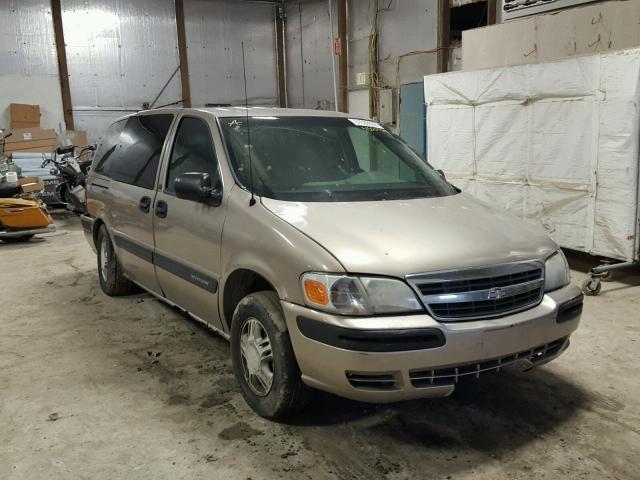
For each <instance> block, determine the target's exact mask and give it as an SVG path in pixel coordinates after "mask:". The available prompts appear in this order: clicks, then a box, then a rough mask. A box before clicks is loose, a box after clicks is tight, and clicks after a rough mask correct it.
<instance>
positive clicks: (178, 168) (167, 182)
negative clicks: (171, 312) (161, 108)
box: [153, 114, 226, 328]
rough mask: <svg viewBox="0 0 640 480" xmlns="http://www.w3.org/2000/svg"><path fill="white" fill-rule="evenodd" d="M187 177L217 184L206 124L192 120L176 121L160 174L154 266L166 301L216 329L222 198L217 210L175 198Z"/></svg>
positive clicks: (194, 116)
mask: <svg viewBox="0 0 640 480" xmlns="http://www.w3.org/2000/svg"><path fill="white" fill-rule="evenodd" d="M191 172H199V173H208V174H209V175H210V176H211V181H212V185H216V184H221V183H220V182H221V177H220V171H219V168H218V160H217V157H216V151H215V148H214V143H213V138H212V130H211V128H210V124H209V121H208V120H207V118H206V117H204V116H203V117H199V116H197V114H189V115H185V116H183V117H182V118H181V119H180V120H179V123H178V126H177V128H176V131H175V134H174V137H173V144H172V146H171V152H170V155H169V160H168V162H166V165H165V167H164V168H163V169H162V174H161V175H162V181H161V182H160V188H159V190H158V193H157V195H156V201H155V206H154V212H153V214H154V217H153V221H154V232H155V254H154V262H155V266H156V275H157V277H158V281H159V282H160V287H161V288H162V291H163V292H164V294H165V296H166V297H167V298H168V299H169V300H170V301H172V302H174V303H176V304H177V305H178V306H180V307H182V308H184V309H186V310H188V311H189V312H190V313H192V314H193V315H195V316H197V317H199V318H200V319H202V320H204V321H206V322H207V323H209V324H210V325H212V326H214V327H216V328H222V324H221V322H220V316H219V314H218V280H219V278H220V270H221V269H220V245H221V238H222V227H223V224H224V217H225V211H226V201H225V200H224V196H223V201H222V204H221V205H220V206H219V207H211V206H208V205H205V204H204V203H200V202H195V201H190V200H183V199H180V198H178V197H176V195H175V191H174V182H175V179H176V177H177V176H179V175H181V174H183V173H191Z"/></svg>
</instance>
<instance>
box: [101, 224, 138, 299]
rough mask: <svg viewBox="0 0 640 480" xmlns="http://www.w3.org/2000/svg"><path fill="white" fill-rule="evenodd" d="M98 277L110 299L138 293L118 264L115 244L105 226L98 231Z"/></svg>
mask: <svg viewBox="0 0 640 480" xmlns="http://www.w3.org/2000/svg"><path fill="white" fill-rule="evenodd" d="M97 247H98V277H99V279H100V288H102V291H103V292H104V293H106V294H107V295H109V296H110V297H116V296H120V295H129V294H131V293H135V292H136V291H137V287H136V285H135V284H134V283H133V282H132V281H131V280H129V279H128V278H127V277H125V276H124V273H123V272H122V267H121V266H120V263H118V259H117V258H116V254H115V252H114V250H113V244H112V243H111V239H110V238H109V234H108V233H107V229H106V227H105V226H104V225H103V226H101V227H100V230H99V231H98V242H97Z"/></svg>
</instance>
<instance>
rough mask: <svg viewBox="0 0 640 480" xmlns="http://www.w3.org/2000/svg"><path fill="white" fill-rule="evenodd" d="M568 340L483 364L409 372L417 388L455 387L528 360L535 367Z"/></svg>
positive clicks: (556, 352)
mask: <svg viewBox="0 0 640 480" xmlns="http://www.w3.org/2000/svg"><path fill="white" fill-rule="evenodd" d="M567 342H568V339H567V338H566V337H565V338H561V339H559V340H556V341H554V342H551V343H548V344H546V345H540V346H538V347H535V348H532V349H530V350H525V351H523V352H518V353H514V354H512V355H506V356H504V357H499V358H493V359H491V360H485V361H483V362H476V363H466V364H462V365H454V366H451V367H444V368H442V367H441V368H434V369H426V370H415V371H412V372H409V378H410V379H411V384H412V385H413V386H414V387H416V388H425V387H437V386H445V385H454V384H456V383H458V382H459V381H460V380H462V379H465V378H479V377H480V375H486V374H488V373H490V372H499V371H500V370H501V369H502V368H505V367H507V366H509V365H512V364H514V363H516V362H517V361H518V360H526V361H529V362H531V363H532V364H533V365H535V364H537V363H540V362H542V361H543V360H545V359H547V358H549V357H552V356H555V355H557V354H559V353H560V352H562V351H563V350H564V349H565V348H566V346H567V345H568V343H567Z"/></svg>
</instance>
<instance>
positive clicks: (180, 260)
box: [82, 107, 582, 418]
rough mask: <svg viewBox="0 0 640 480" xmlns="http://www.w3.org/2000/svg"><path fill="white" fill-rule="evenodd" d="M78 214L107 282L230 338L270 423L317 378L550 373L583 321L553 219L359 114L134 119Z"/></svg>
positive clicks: (252, 397) (393, 383)
mask: <svg viewBox="0 0 640 480" xmlns="http://www.w3.org/2000/svg"><path fill="white" fill-rule="evenodd" d="M82 225H83V228H84V231H85V233H86V236H87V239H88V241H89V243H90V244H91V246H92V247H93V248H94V250H95V251H96V252H97V259H98V262H97V263H98V276H99V280H100V285H101V287H102V289H103V290H104V292H105V293H106V294H107V295H124V294H128V293H130V292H132V291H134V289H136V288H137V287H142V288H143V289H144V290H146V291H148V292H149V293H151V294H152V295H155V296H156V297H159V298H161V299H163V300H165V301H166V302H168V303H169V304H171V305H174V306H176V307H178V308H180V309H182V310H184V311H186V312H188V313H189V314H190V315H191V316H193V317H194V318H196V319H197V320H199V321H201V322H203V323H205V324H206V325H208V326H209V327H210V328H212V329H214V330H216V331H219V332H220V333H221V334H222V335H223V336H225V337H226V338H227V339H229V341H230V343H231V356H232V362H233V371H234V374H235V376H236V379H237V381H238V384H239V386H240V389H241V392H242V394H243V396H244V398H245V399H246V401H247V403H248V404H249V405H250V406H251V407H252V408H253V410H255V412H257V413H258V414H259V415H262V416H264V417H267V418H283V417H286V416H287V415H290V414H292V413H293V412H294V411H296V410H298V409H300V407H301V406H302V405H304V402H305V399H306V398H307V397H308V396H309V392H310V391H311V388H316V389H321V390H325V391H328V392H332V393H334V394H336V395H341V396H343V397H347V398H351V399H355V400H361V401H366V402H394V401H399V400H406V399H413V398H423V397H444V396H447V395H449V394H451V393H452V392H453V390H454V389H455V387H456V384H457V383H458V382H461V381H464V380H465V379H468V378H477V377H482V376H484V375H485V374H486V373H488V372H492V371H496V372H497V371H500V370H501V369H504V368H507V367H509V366H512V367H514V366H515V367H518V368H530V367H534V366H538V365H541V364H543V363H546V362H548V361H550V360H552V359H554V358H556V357H557V356H559V355H560V354H561V353H562V352H563V351H564V350H565V349H566V348H567V346H568V345H569V337H570V335H571V333H572V332H573V331H574V330H575V329H576V328H577V327H578V323H579V322H580V315H581V312H582V294H581V293H580V290H579V289H578V288H577V287H576V286H573V285H571V284H570V278H569V270H568V266H567V262H566V260H565V257H564V255H563V253H562V251H561V250H560V249H559V248H558V246H557V245H556V244H555V243H554V242H553V241H552V240H550V239H549V238H548V237H547V235H546V234H545V233H544V232H543V231H542V230H541V229H540V230H539V229H538V228H536V227H534V226H531V225H529V224H527V223H524V222H523V221H520V220H518V219H517V218H515V217H513V216H511V215H510V214H508V213H506V212H504V211H502V210H500V209H498V208H494V207H493V206H491V205H487V204H485V203H482V202H480V201H478V200H476V199H474V198H472V197H471V196H469V195H467V194H465V193H464V192H461V191H460V190H459V189H457V188H456V187H454V186H453V185H451V184H450V183H448V182H447V181H446V180H445V178H444V174H443V173H442V172H439V171H436V170H434V169H433V168H432V167H431V166H430V165H429V164H428V163H427V162H425V161H424V160H423V159H422V158H421V157H420V156H419V155H417V154H416V153H415V152H414V151H413V150H412V149H411V148H410V147H408V146H407V145H406V144H405V143H404V142H403V141H402V140H400V139H399V138H397V137H396V136H394V135H393V134H392V133H390V132H389V131H387V130H386V129H384V128H383V127H382V126H380V125H379V124H378V123H376V122H374V121H371V120H368V119H363V118H355V117H354V116H350V115H347V114H339V113H334V112H319V111H306V110H289V109H267V108H257V107H256V108H250V109H245V108H231V107H230V108H215V109H158V110H153V111H144V112H140V113H137V114H135V115H131V116H128V117H126V118H122V119H120V120H118V121H116V122H115V123H114V124H113V125H111V126H110V128H109V129H108V131H107V132H106V134H105V135H104V137H103V139H102V141H101V143H100V144H99V146H98V150H97V152H96V156H95V160H94V162H93V166H92V169H91V172H90V174H89V176H88V179H87V213H86V215H84V216H83V217H82Z"/></svg>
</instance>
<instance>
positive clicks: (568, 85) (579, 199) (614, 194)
mask: <svg viewBox="0 0 640 480" xmlns="http://www.w3.org/2000/svg"><path fill="white" fill-rule="evenodd" d="M425 99H426V103H427V112H428V113H427V142H428V155H429V161H430V162H431V163H432V164H433V165H435V166H436V167H437V168H442V169H443V170H444V171H445V172H446V174H447V177H448V178H449V179H451V180H452V182H453V183H455V184H457V185H458V186H459V187H460V188H462V189H463V190H466V191H468V192H469V193H471V194H473V195H475V196H477V197H478V198H479V199H481V200H484V201H488V202H490V203H492V204H494V205H498V206H501V207H503V208H505V209H507V210H509V211H511V212H513V213H515V214H517V215H519V216H521V217H523V218H525V219H528V220H530V221H532V222H536V223H538V224H541V225H542V226H544V227H545V228H546V230H547V231H548V232H549V233H550V235H551V236H552V237H553V238H554V239H555V240H556V241H557V242H558V243H559V244H560V245H561V246H563V247H567V248H572V249H576V250H581V251H585V252H589V253H593V254H598V255H604V256H608V257H613V258H618V259H626V260H631V259H637V258H638V210H639V207H638V164H639V142H640V113H639V108H640V106H639V103H640V49H632V50H623V51H618V52H614V53H606V54H596V55H590V56H584V57H574V58H568V59H565V60H560V61H556V62H549V63H540V64H530V65H521V66H514V67H502V68H495V69H488V70H478V71H465V72H453V73H447V74H440V75H431V76H427V77H425Z"/></svg>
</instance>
